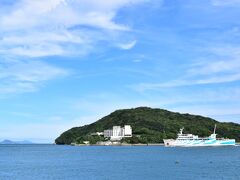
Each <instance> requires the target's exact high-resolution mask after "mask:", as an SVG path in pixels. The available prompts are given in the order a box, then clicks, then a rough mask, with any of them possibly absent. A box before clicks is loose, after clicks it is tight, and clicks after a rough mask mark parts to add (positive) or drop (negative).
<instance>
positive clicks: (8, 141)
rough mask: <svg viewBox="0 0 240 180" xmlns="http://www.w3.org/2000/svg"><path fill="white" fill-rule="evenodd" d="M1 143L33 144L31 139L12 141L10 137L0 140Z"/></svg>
mask: <svg viewBox="0 0 240 180" xmlns="http://www.w3.org/2000/svg"><path fill="white" fill-rule="evenodd" d="M0 144H33V143H32V142H31V141H27V140H24V141H11V140H8V139H5V140H3V141H2V142H0Z"/></svg>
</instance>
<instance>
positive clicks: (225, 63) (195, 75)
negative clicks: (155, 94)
mask: <svg viewBox="0 0 240 180" xmlns="http://www.w3.org/2000/svg"><path fill="white" fill-rule="evenodd" d="M205 51H208V53H210V54H212V55H214V58H213V59H211V58H210V59H209V57H206V58H204V57H202V59H201V61H200V60H197V61H196V62H197V63H194V62H193V63H192V64H190V65H189V66H188V68H187V69H186V71H185V73H184V74H183V76H182V77H179V78H176V79H175V80H172V81H168V82H161V83H139V84H135V85H133V86H131V87H132V88H134V89H135V90H137V91H145V90H158V89H161V88H172V87H181V86H193V85H205V84H219V83H229V82H235V81H240V73H239V68H240V58H239V55H240V48H239V47H232V46H222V47H214V48H211V47H209V48H208V50H205Z"/></svg>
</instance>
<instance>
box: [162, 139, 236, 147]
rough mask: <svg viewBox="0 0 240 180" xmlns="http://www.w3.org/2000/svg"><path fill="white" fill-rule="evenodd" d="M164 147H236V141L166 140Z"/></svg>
mask: <svg viewBox="0 0 240 180" xmlns="http://www.w3.org/2000/svg"><path fill="white" fill-rule="evenodd" d="M163 141H164V145H165V146H168V147H208V146H235V145H236V143H235V139H225V140H216V139H212V140H211V139H210V140H186V141H178V140H174V139H164V140H163Z"/></svg>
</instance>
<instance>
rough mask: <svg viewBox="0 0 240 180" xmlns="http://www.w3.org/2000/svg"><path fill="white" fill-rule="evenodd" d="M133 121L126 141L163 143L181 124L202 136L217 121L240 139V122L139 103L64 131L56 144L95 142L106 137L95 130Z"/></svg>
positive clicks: (220, 129)
mask: <svg viewBox="0 0 240 180" xmlns="http://www.w3.org/2000/svg"><path fill="white" fill-rule="evenodd" d="M126 124H127V125H131V126H132V129H133V137H131V138H125V139H123V140H122V141H123V142H126V143H130V144H138V143H145V144H146V143H162V142H163V139H164V138H176V136H177V133H178V131H179V129H180V128H182V127H184V133H192V134H195V135H199V136H201V137H206V136H209V135H210V134H211V133H212V132H213V128H214V125H215V124H217V131H216V133H217V137H218V138H221V137H225V138H234V139H236V141H237V142H240V124H237V123H232V122H219V121H216V120H214V119H212V118H209V117H203V116H200V115H191V114H181V113H177V112H171V111H168V110H164V109H157V108H156V109H153V108H149V107H138V108H134V109H122V110H117V111H115V112H113V113H111V114H109V115H108V116H105V117H103V118H102V119H100V120H98V121H96V122H94V123H92V124H89V125H85V126H80V127H74V128H71V129H69V130H68V131H66V132H64V133H62V134H61V135H60V136H59V137H58V138H57V139H56V140H55V143H56V144H71V143H81V142H82V141H90V143H91V144H95V143H96V142H97V141H102V140H104V139H103V137H102V136H92V135H91V134H92V133H94V132H102V131H104V130H106V129H110V128H112V127H113V126H124V125H126Z"/></svg>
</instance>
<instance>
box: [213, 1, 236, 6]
mask: <svg viewBox="0 0 240 180" xmlns="http://www.w3.org/2000/svg"><path fill="white" fill-rule="evenodd" d="M211 2H212V4H213V5H214V6H235V5H240V1H239V0H227V1H226V0H212V1H211Z"/></svg>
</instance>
